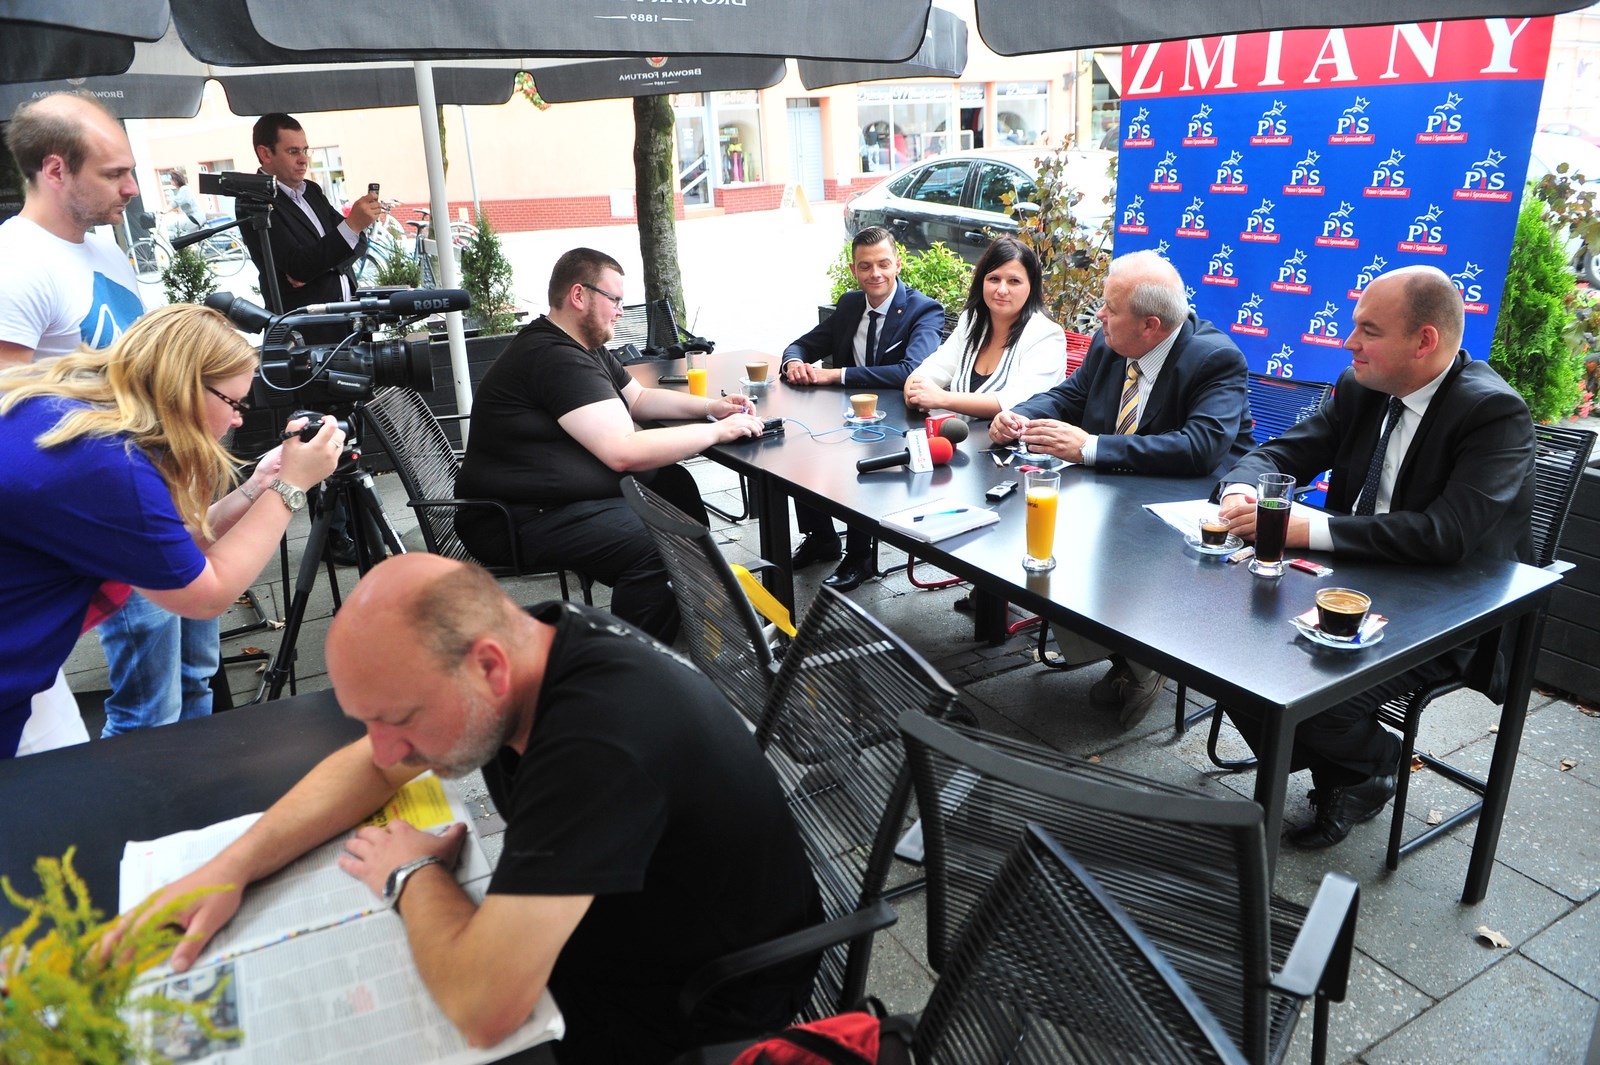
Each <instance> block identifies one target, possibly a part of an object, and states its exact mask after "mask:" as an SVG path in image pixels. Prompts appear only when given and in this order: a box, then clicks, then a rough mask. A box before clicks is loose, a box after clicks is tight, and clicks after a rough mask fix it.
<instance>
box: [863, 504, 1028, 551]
mask: <svg viewBox="0 0 1600 1065" xmlns="http://www.w3.org/2000/svg"><path fill="white" fill-rule="evenodd" d="M881 520H882V522H883V524H885V525H887V526H889V527H890V528H894V529H899V530H900V531H901V532H903V533H909V534H910V535H912V536H915V537H916V538H917V539H918V540H926V541H927V542H928V543H930V544H931V543H933V542H934V541H935V540H944V539H946V538H948V537H951V536H960V535H961V534H962V533H964V532H971V531H972V530H973V529H981V528H983V527H984V526H985V525H993V524H994V523H995V522H997V521H999V520H1000V515H999V514H997V513H995V512H994V511H992V510H990V509H989V508H988V507H980V506H977V505H976V504H973V503H952V502H951V501H950V500H948V499H930V500H928V501H927V502H926V503H919V504H917V505H916V506H914V507H908V508H906V509H905V510H897V511H895V512H894V513H893V514H886V515H884V516H883V518H882V519H881Z"/></svg>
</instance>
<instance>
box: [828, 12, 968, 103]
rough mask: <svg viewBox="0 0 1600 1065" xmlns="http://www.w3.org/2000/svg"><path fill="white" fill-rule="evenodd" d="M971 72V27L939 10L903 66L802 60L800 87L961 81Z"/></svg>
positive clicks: (934, 13) (900, 64)
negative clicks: (963, 74) (905, 80)
mask: <svg viewBox="0 0 1600 1065" xmlns="http://www.w3.org/2000/svg"><path fill="white" fill-rule="evenodd" d="M965 69H967V23H966V21H965V20H964V19H962V18H961V16H959V15H957V14H955V13H954V12H953V11H946V10H945V9H944V8H941V7H936V8H934V9H933V10H932V11H931V12H929V15H928V28H927V29H926V30H924V31H923V35H922V47H921V48H918V49H917V54H916V55H914V56H912V57H911V58H910V59H907V60H905V61H903V62H899V63H863V62H847V61H843V60H823V59H802V60H800V83H801V84H802V85H804V86H805V87H806V88H807V89H811V90H815V89H823V88H827V87H828V86H829V85H849V84H852V83H854V82H859V81H891V80H899V79H901V78H959V77H960V76H961V72H962V71H963V70H965Z"/></svg>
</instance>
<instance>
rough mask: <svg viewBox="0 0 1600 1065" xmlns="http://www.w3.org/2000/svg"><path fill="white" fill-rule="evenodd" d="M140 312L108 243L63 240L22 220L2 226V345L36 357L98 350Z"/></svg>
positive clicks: (122, 263)
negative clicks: (26, 350) (14, 346)
mask: <svg viewBox="0 0 1600 1065" xmlns="http://www.w3.org/2000/svg"><path fill="white" fill-rule="evenodd" d="M143 313H144V304H143V303H142V302H141V301H140V299H139V283H138V281H136V280H135V279H134V276H133V267H132V266H131V265H129V263H128V259H127V256H126V255H124V254H123V252H122V249H121V248H118V247H117V246H116V244H115V243H114V242H113V241H110V240H108V239H106V238H105V237H101V236H98V235H96V234H93V233H90V234H89V235H88V236H87V237H85V238H84V240H83V242H82V243H81V244H78V243H74V242H72V241H70V240H62V239H61V238H60V237H58V236H56V235H55V234H53V233H51V232H50V231H48V230H46V229H44V228H42V227H41V226H39V225H37V224H36V223H34V222H31V221H29V220H28V219H26V218H23V217H22V216H20V215H18V216H16V217H14V218H10V219H7V220H6V221H5V223H4V224H0V341H5V342H7V343H10V344H19V345H21V346H22V347H25V348H32V349H33V354H34V358H36V359H39V358H44V357H46V356H49V355H65V354H66V353H67V352H69V351H73V350H75V349H76V348H77V347H78V345H79V344H87V345H88V346H89V347H91V348H103V347H105V346H106V345H108V344H110V343H111V342H112V341H114V340H116V339H117V337H119V336H121V335H122V333H123V331H124V330H125V329H127V328H128V326H130V325H132V324H133V322H134V320H135V319H136V318H138V317H139V316H140V315H141V314H143Z"/></svg>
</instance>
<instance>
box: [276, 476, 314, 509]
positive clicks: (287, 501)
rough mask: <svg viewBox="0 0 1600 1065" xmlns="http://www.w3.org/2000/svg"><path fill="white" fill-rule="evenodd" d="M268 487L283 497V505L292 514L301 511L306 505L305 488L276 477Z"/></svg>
mask: <svg viewBox="0 0 1600 1065" xmlns="http://www.w3.org/2000/svg"><path fill="white" fill-rule="evenodd" d="M267 487H268V488H270V489H272V490H273V491H274V492H276V493H278V495H279V496H280V497H282V499H283V505H284V506H286V507H288V508H289V513H290V514H298V513H300V509H301V508H302V507H304V506H305V505H306V493H305V490H304V489H301V488H296V487H295V486H294V485H292V484H288V483H287V482H284V481H280V480H278V479H277V478H276V477H274V478H273V479H272V483H271V484H269V485H267Z"/></svg>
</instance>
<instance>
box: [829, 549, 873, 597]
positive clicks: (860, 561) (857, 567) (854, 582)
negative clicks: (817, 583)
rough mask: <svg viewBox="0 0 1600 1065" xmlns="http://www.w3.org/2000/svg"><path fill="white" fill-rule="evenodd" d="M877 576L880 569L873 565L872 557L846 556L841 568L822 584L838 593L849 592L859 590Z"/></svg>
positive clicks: (840, 565) (840, 564)
mask: <svg viewBox="0 0 1600 1065" xmlns="http://www.w3.org/2000/svg"><path fill="white" fill-rule="evenodd" d="M877 575H878V567H877V566H875V565H873V564H872V556H871V555H846V556H845V559H844V561H843V562H841V563H839V568H838V569H836V570H834V571H833V575H832V576H830V577H829V578H828V579H827V580H825V581H823V582H822V583H823V584H825V585H827V586H828V587H829V588H832V589H833V590H834V591H836V592H848V591H851V590H852V589H855V588H859V587H860V586H861V582H862V581H864V580H866V579H867V578H868V577H876V576H877Z"/></svg>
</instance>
